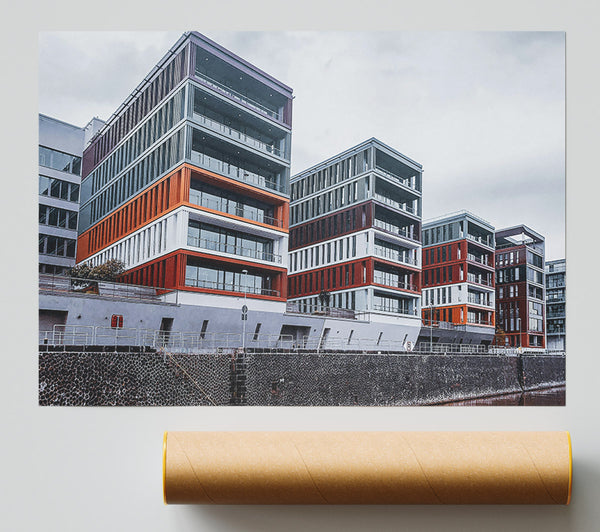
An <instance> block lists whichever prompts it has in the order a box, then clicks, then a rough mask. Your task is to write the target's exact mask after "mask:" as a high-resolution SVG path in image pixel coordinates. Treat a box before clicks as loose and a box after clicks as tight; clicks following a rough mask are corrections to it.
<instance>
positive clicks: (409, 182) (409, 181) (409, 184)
mask: <svg viewBox="0 0 600 532" xmlns="http://www.w3.org/2000/svg"><path fill="white" fill-rule="evenodd" d="M375 169H376V170H377V171H378V172H381V173H382V174H383V175H384V176H386V177H389V178H390V179H393V180H395V181H398V182H399V183H400V184H401V185H403V186H405V187H406V188H409V189H411V190H412V191H416V192H417V190H416V188H415V181H414V176H413V177H401V176H399V175H397V174H394V173H392V172H390V171H389V170H384V169H383V168H382V167H381V166H375Z"/></svg>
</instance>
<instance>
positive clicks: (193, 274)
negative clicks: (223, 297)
mask: <svg viewBox="0 0 600 532" xmlns="http://www.w3.org/2000/svg"><path fill="white" fill-rule="evenodd" d="M185 284H186V286H191V287H195V288H209V289H213V290H226V291H229V292H242V293H243V292H247V293H248V294H259V295H278V294H276V293H275V292H274V291H273V290H271V277H270V276H268V275H260V274H258V275H257V274H254V273H246V274H244V273H242V272H241V271H239V270H238V271H235V270H229V269H227V270H226V269H218V268H213V267H208V266H205V265H202V263H201V262H199V261H198V262H196V261H195V260H194V259H193V258H188V264H187V266H186V270H185Z"/></svg>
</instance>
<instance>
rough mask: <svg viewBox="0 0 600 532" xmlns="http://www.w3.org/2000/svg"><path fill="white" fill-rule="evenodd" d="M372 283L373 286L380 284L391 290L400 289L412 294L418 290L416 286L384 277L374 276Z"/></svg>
mask: <svg viewBox="0 0 600 532" xmlns="http://www.w3.org/2000/svg"><path fill="white" fill-rule="evenodd" d="M373 282H374V283H375V284H382V285H384V286H389V287H391V288H401V289H402V290H412V291H413V292H417V291H418V290H419V289H418V287H417V285H416V284H412V283H405V282H404V281H399V280H398V281H397V280H395V279H393V278H390V277H389V276H386V275H374V276H373Z"/></svg>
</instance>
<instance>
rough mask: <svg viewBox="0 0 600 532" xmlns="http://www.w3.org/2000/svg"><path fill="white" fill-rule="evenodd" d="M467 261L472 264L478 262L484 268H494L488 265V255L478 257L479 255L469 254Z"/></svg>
mask: <svg viewBox="0 0 600 532" xmlns="http://www.w3.org/2000/svg"><path fill="white" fill-rule="evenodd" d="M467 260H470V261H471V262H478V263H479V264H483V265H484V266H489V267H490V268H493V266H492V265H491V264H489V263H488V260H487V255H481V256H479V257H478V256H477V255H473V254H472V253H467Z"/></svg>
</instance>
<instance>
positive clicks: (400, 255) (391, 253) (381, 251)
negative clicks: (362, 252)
mask: <svg viewBox="0 0 600 532" xmlns="http://www.w3.org/2000/svg"><path fill="white" fill-rule="evenodd" d="M374 249H375V255H377V256H378V257H382V258H384V259H389V260H391V261H394V262H402V263H404V264H410V265H411V266H418V261H417V259H416V258H412V257H410V255H409V254H408V253H407V252H406V251H397V250H395V249H391V248H386V247H385V246H375V248H374Z"/></svg>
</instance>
